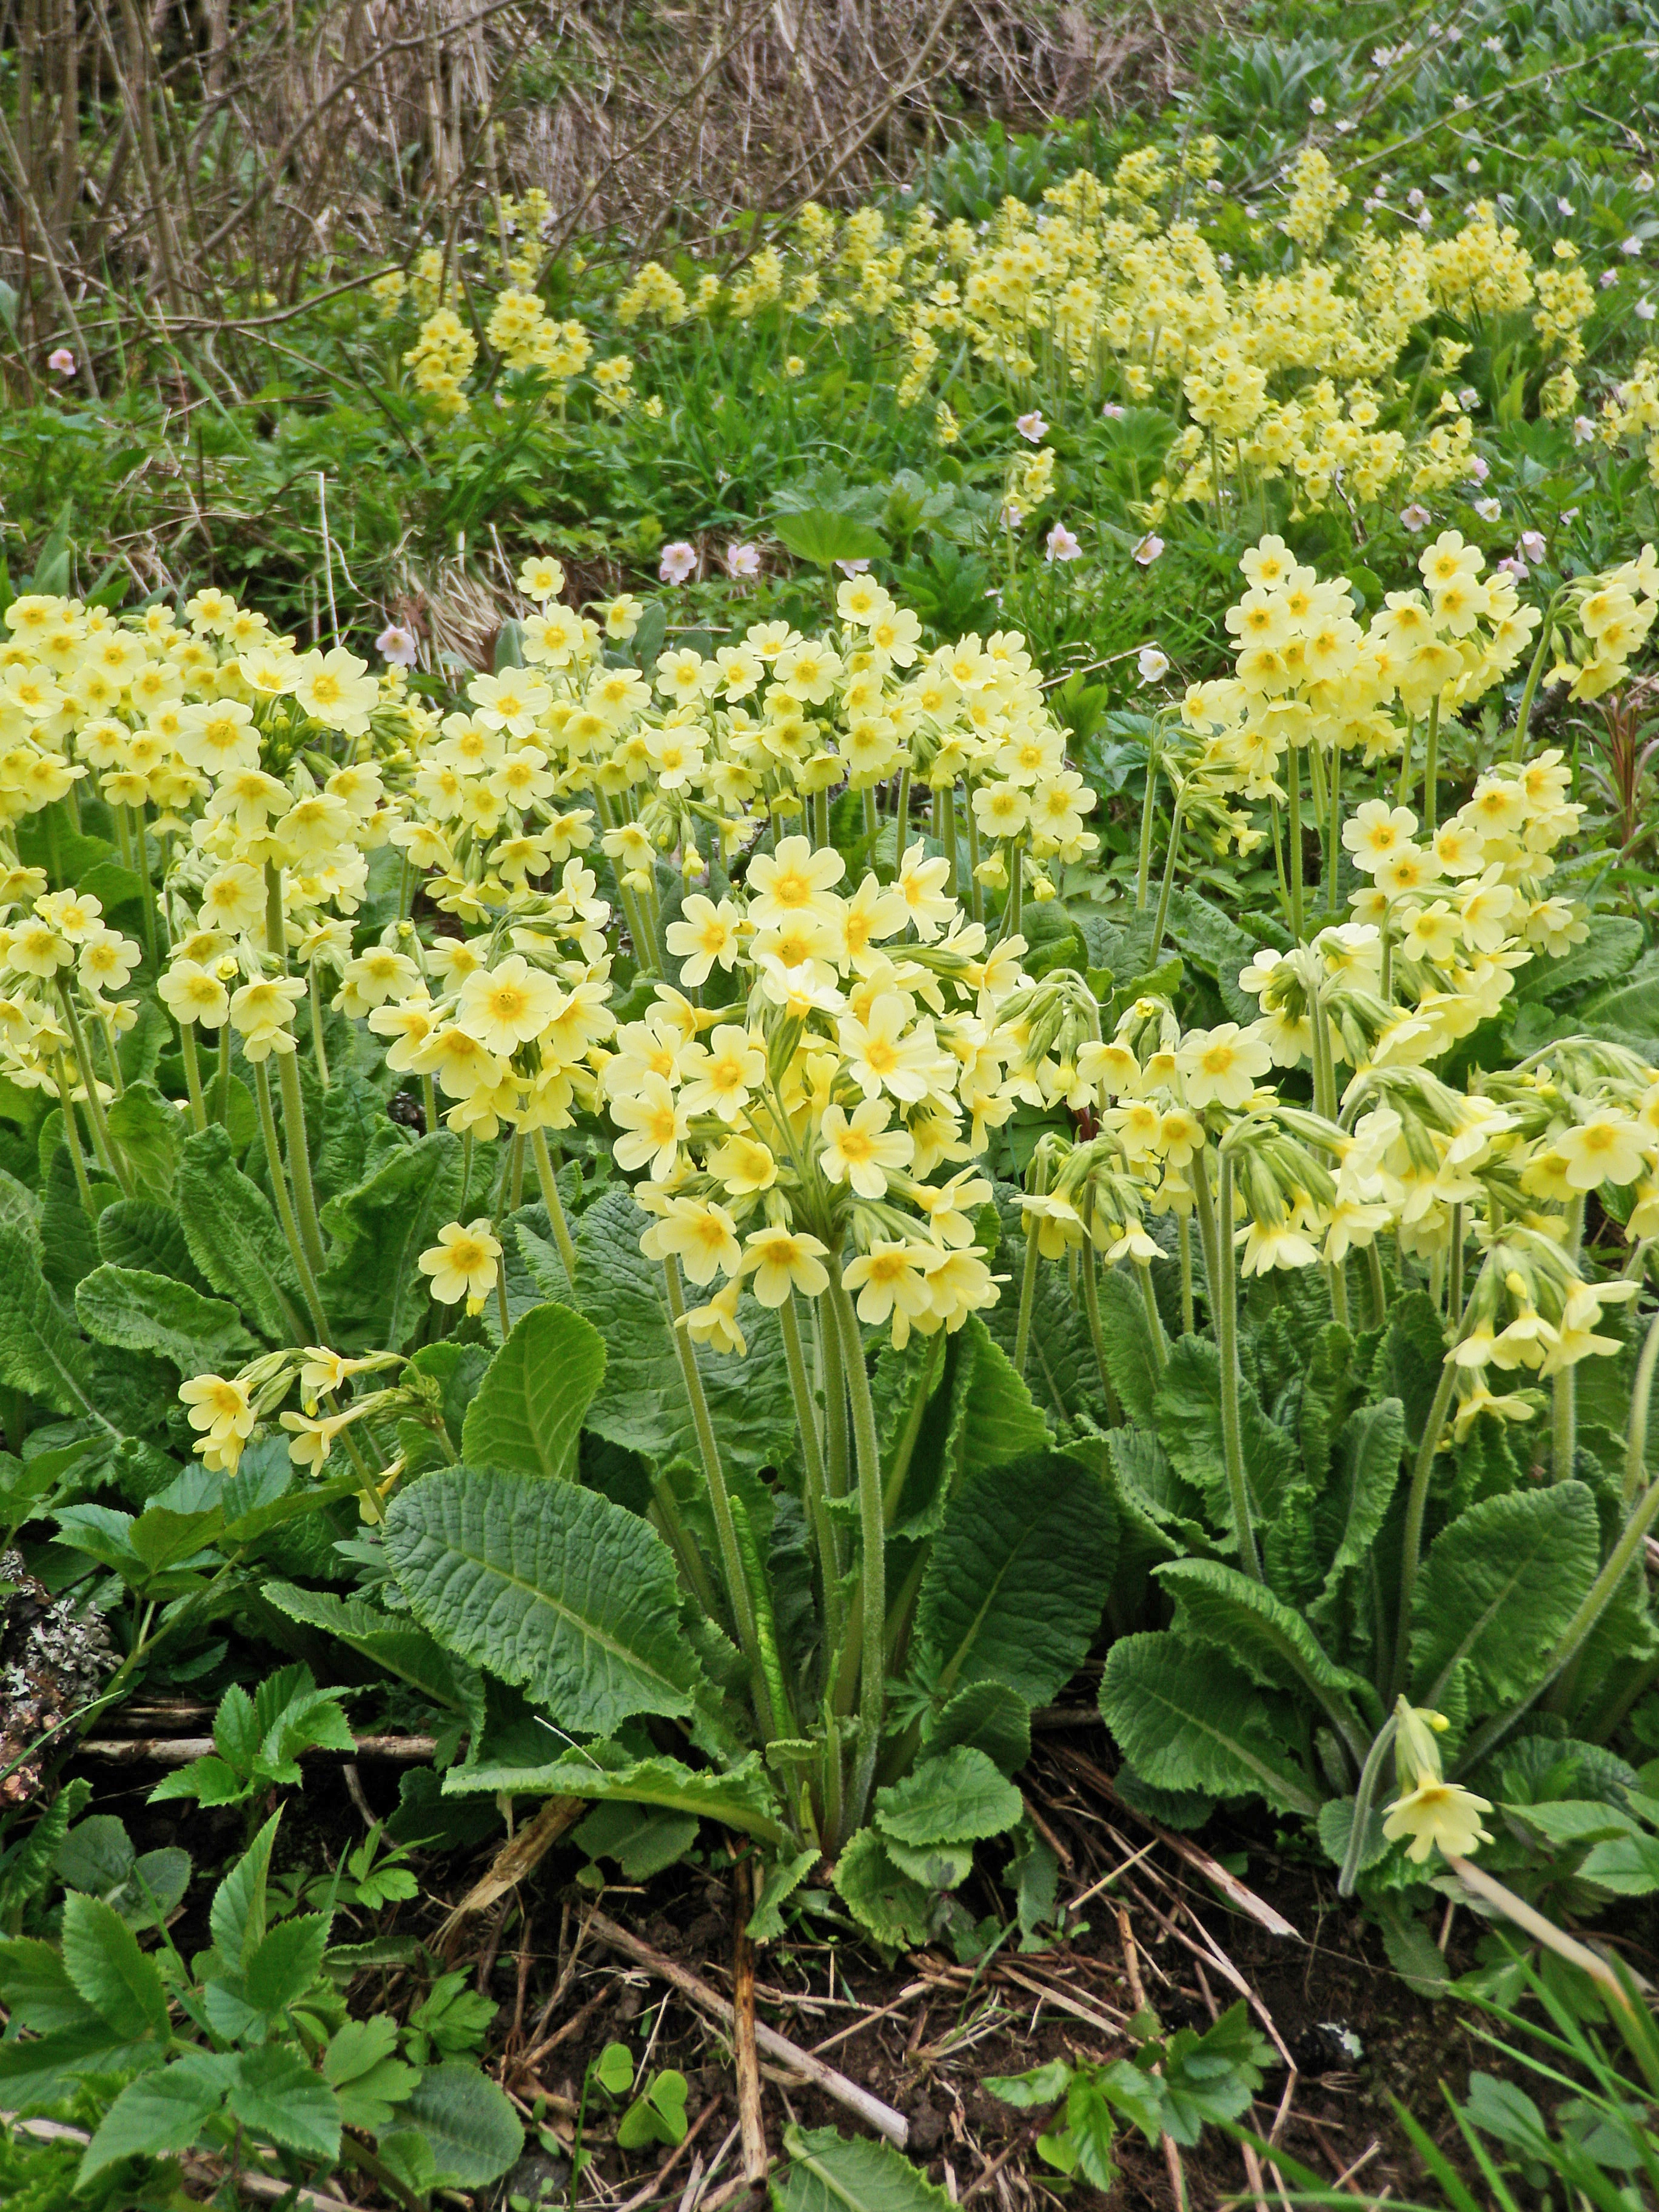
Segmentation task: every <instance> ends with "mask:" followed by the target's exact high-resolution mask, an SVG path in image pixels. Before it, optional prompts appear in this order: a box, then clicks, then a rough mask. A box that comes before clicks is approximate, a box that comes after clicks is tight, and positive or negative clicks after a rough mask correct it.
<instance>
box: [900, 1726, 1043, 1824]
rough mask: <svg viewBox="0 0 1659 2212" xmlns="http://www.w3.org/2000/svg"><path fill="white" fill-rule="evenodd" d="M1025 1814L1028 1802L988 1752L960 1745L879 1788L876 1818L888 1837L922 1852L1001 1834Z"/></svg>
mask: <svg viewBox="0 0 1659 2212" xmlns="http://www.w3.org/2000/svg"><path fill="white" fill-rule="evenodd" d="M1024 1811H1025V1801H1024V1798H1023V1797H1022V1796H1020V1794H1019V1792H1018V1790H1016V1789H1015V1787H1014V1785H1013V1784H1012V1782H1010V1781H1008V1780H1007V1779H1006V1777H1005V1776H1003V1775H1002V1774H1000V1772H999V1771H997V1768H996V1766H995V1765H994V1764H993V1762H992V1761H991V1760H990V1759H987V1756H986V1755H985V1753H983V1752H982V1751H975V1750H974V1749H972V1748H971V1747H969V1745H967V1744H958V1745H957V1746H956V1747H954V1748H953V1749H951V1750H950V1751H946V1752H944V1753H940V1755H939V1757H938V1758H929V1759H924V1760H923V1762H922V1763H921V1765H919V1766H918V1767H916V1768H915V1771H914V1772H912V1773H910V1774H907V1775H906V1776H905V1777H904V1778H903V1780H902V1781H901V1782H893V1783H890V1784H888V1785H887V1787H886V1788H885V1789H884V1790H878V1791H877V1792H876V1803H875V1812H874V1820H875V1824H876V1826H877V1827H878V1828H879V1829H880V1830H881V1832H882V1833H883V1835H884V1836H888V1837H890V1838H892V1840H893V1841H894V1842H896V1843H900V1844H910V1845H912V1846H914V1847H916V1848H921V1847H925V1846H927V1845H928V1844H973V1843H978V1842H981V1841H982V1840H983V1839H984V1838H986V1837H987V1836H1000V1835H1002V1834H1004V1833H1005V1832H1006V1831H1007V1830H1008V1829H1010V1828H1012V1826H1014V1825H1015V1823H1016V1822H1017V1821H1018V1820H1020V1819H1021V1818H1022V1817H1023V1816H1024Z"/></svg>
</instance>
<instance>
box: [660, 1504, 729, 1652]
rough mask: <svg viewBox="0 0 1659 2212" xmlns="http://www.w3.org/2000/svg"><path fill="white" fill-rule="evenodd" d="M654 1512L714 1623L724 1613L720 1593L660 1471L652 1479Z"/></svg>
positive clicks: (670, 1546) (685, 1575) (698, 1599)
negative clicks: (710, 1577) (721, 1608)
mask: <svg viewBox="0 0 1659 2212" xmlns="http://www.w3.org/2000/svg"><path fill="white" fill-rule="evenodd" d="M651 1498H652V1510H653V1512H654V1513H655V1514H656V1516H657V1518H658V1520H659V1522H660V1523H661V1526H662V1532H663V1534H664V1535H665V1537H666V1539H667V1540H668V1547H669V1549H670V1550H671V1552H672V1553H673V1554H674V1557H675V1558H676V1559H678V1561H679V1563H680V1572H681V1573H682V1574H683V1575H684V1577H685V1579H686V1581H687V1583H689V1584H690V1588H691V1589H692V1590H693V1591H694V1592H695V1593H696V1600H697V1602H698V1604H699V1605H700V1606H701V1607H702V1609H703V1611H704V1612H705V1613H707V1614H708V1617H709V1619H710V1620H714V1619H715V1618H716V1617H717V1615H718V1614H719V1613H720V1594H719V1592H718V1591H717V1590H716V1589H715V1588H714V1583H712V1582H710V1581H709V1579H708V1568H707V1566H706V1565H704V1564H703V1557H702V1553H701V1552H700V1551H699V1550H698V1549H697V1546H696V1539H695V1538H694V1537H693V1536H691V1535H690V1534H689V1533H688V1531H687V1528H686V1526H685V1523H684V1521H682V1520H681V1518H680V1507H679V1500H678V1498H676V1497H675V1495H674V1486H673V1484H672V1482H671V1480H669V1478H668V1476H667V1475H665V1474H663V1473H661V1471H660V1470H657V1471H654V1472H653V1474H652V1477H651Z"/></svg>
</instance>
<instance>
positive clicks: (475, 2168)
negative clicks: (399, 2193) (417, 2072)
mask: <svg viewBox="0 0 1659 2212" xmlns="http://www.w3.org/2000/svg"><path fill="white" fill-rule="evenodd" d="M399 2118H400V2119H403V2118H406V2119H407V2120H408V2121H409V2122H410V2124H412V2125H414V2126H415V2127H417V2128H418V2129H419V2130H420V2131H421V2133H422V2135H423V2136H425V2137H426V2140H427V2142H428V2144H429V2145H430V2146H431V2149H432V2154H433V2156H434V2158H435V2160H436V2161H437V2168H438V2178H439V2179H440V2180H441V2181H442V2182H444V2183H446V2184H447V2185H451V2186H453V2187H455V2188H458V2189H483V2188H486V2187H487V2186H488V2185H489V2183H490V2182H492V2181H494V2180H495V2179H498V2178H499V2177H500V2176H501V2174H503V2173H505V2172H507V2168H508V2166H511V2165H512V2163H513V2160H514V2159H516V2158H517V2157H518V2155H519V2154H520V2151H521V2150H522V2149H523V2148H524V2130H523V2129H522V2128H521V2127H520V2125H519V2122H518V2119H517V2117H516V2116H515V2114H514V2112H513V2106H512V2105H511V2104H510V2103H509V2102H508V2100H507V2097H506V2096H505V2094H504V2093H502V2092H501V2090H500V2089H498V2088H497V2087H495V2083H494V2082H493V2081H490V2080H489V2078H488V2076H487V2075H483V2074H481V2073H480V2072H479V2071H478V2069H477V2067H476V2066H466V2065H463V2064H462V2063H460V2062H459V2060H456V2061H452V2062H451V2063H449V2064H448V2065H445V2066H434V2067H431V2068H429V2069H428V2070H427V2072H426V2073H424V2074H423V2075H422V2076H421V2080H420V2082H419V2085H418V2087H416V2091H415V2093H414V2095H413V2096H412V2097H411V2098H410V2100H409V2102H408V2104H407V2105H406V2106H404V2108H403V2111H402V2112H401V2113H400V2114H399Z"/></svg>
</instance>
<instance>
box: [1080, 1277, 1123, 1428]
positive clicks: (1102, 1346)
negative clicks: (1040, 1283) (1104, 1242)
mask: <svg viewBox="0 0 1659 2212" xmlns="http://www.w3.org/2000/svg"><path fill="white" fill-rule="evenodd" d="M1083 1310H1084V1312H1085V1314H1086V1315H1087V1316H1088V1318H1089V1341H1090V1343H1091V1344H1092V1345H1093V1346H1094V1348H1095V1366H1096V1368H1097V1370H1098V1372H1099V1375H1100V1388H1101V1394H1102V1395H1103V1397H1104V1399H1105V1401H1106V1419H1107V1420H1108V1421H1109V1424H1110V1425H1111V1426H1112V1427H1113V1428H1116V1427H1117V1426H1118V1425H1119V1424H1120V1423H1121V1420H1122V1419H1123V1408H1122V1407H1121V1406H1120V1405H1119V1403H1118V1397H1117V1392H1116V1391H1115V1389H1113V1387H1112V1375H1111V1370H1110V1369H1109V1367H1108V1365H1107V1364H1106V1332H1105V1330H1104V1329H1103V1328H1102V1327H1101V1325H1100V1287H1099V1285H1098V1284H1097V1282H1096V1280H1095V1248H1094V1246H1093V1245H1092V1244H1085V1246H1084V1248H1083Z"/></svg>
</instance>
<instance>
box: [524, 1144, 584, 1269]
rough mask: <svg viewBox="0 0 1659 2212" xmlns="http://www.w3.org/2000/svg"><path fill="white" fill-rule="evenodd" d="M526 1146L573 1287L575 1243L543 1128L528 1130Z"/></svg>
mask: <svg viewBox="0 0 1659 2212" xmlns="http://www.w3.org/2000/svg"><path fill="white" fill-rule="evenodd" d="M530 1149H531V1151H532V1152H533V1153H534V1154H535V1156H536V1181H537V1183H538V1186H539V1188H540V1190H541V1194H542V1204H543V1205H544V1206H545V1207H546V1208H547V1218H548V1219H549V1220H550V1222H551V1223H552V1224H553V1241H554V1243H556V1245H557V1246H558V1248H559V1258H560V1260H561V1261H562V1262H563V1265H564V1272H565V1279H566V1280H567V1281H568V1283H569V1285H570V1287H571V1289H572V1290H573V1291H574V1289H575V1286H576V1244H575V1240H574V1237H572V1236H571V1234H570V1224H569V1222H568V1220H567V1219H566V1218H565V1211H564V1201H563V1200H562V1199H561V1198H560V1196H559V1179H558V1177H557V1176H556V1175H555V1174H554V1172H553V1161H552V1157H551V1155H550V1153H549V1152H548V1149H547V1132H546V1130H545V1129H532V1131H531V1133H530Z"/></svg>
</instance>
